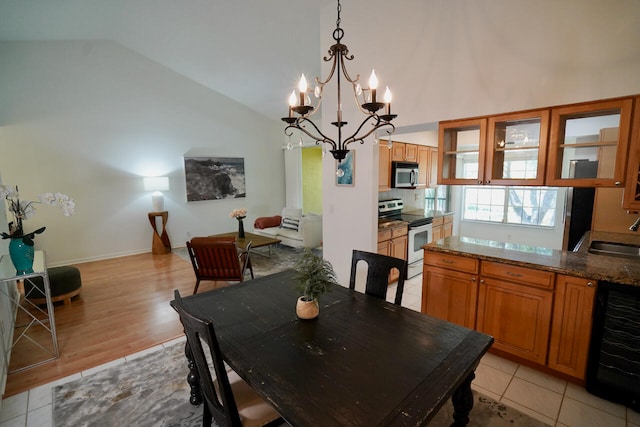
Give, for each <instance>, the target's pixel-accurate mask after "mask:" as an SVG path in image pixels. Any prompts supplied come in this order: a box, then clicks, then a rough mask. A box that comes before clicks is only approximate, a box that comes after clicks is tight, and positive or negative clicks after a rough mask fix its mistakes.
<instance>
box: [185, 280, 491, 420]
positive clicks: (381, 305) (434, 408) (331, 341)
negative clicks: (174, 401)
mask: <svg viewBox="0 0 640 427" xmlns="http://www.w3.org/2000/svg"><path fill="white" fill-rule="evenodd" d="M294 275H295V272H294V271H293V270H285V271H283V272H280V273H276V274H273V275H270V276H265V277H261V278H258V279H255V280H250V281H245V282H242V283H240V284H237V285H232V286H229V287H226V288H220V289H215V290H212V291H208V292H202V293H199V294H196V295H192V296H188V297H184V299H183V302H184V304H185V308H186V309H187V310H189V311H191V312H193V313H194V314H196V315H197V316H199V317H203V318H207V319H211V321H212V322H213V324H214V327H215V330H216V335H217V337H218V340H219V343H220V347H221V349H222V351H223V353H224V355H225V360H226V362H227V363H228V365H229V366H231V368H233V369H234V370H235V371H236V372H237V373H238V374H239V375H240V377H242V378H243V379H244V380H245V381H247V382H248V383H249V384H250V385H251V386H252V387H253V388H254V389H255V390H256V391H257V392H258V393H259V394H260V395H262V397H263V398H264V399H266V400H267V401H268V402H269V403H270V404H271V405H272V406H273V407H274V408H275V409H276V410H277V411H278V412H279V413H280V414H281V415H282V417H283V418H284V419H285V420H286V421H287V422H288V423H289V424H291V425H294V426H367V427H370V426H419V425H425V424H427V423H428V422H429V420H431V419H432V418H433V417H434V416H435V414H436V413H437V412H438V410H439V409H440V408H441V407H442V405H444V404H445V403H446V401H447V399H449V398H451V399H452V402H453V406H454V416H453V418H454V419H453V420H452V423H453V424H452V425H466V424H467V422H468V421H469V418H468V417H469V411H470V410H471V408H472V406H473V395H472V392H471V381H472V380H473V378H474V371H475V368H476V366H477V365H478V363H479V361H480V358H481V357H482V355H483V354H484V353H485V352H486V351H487V350H488V348H489V347H490V346H491V344H492V342H493V338H492V337H490V336H488V335H485V334H482V333H479V332H476V331H473V330H471V329H466V328H463V327H461V326H458V325H455V324H453V323H449V322H446V321H443V320H439V319H436V318H433V317H430V316H427V315H425V314H422V313H419V312H416V311H413V310H410V309H407V308H404V307H400V306H398V305H395V304H391V303H388V302H386V301H383V300H381V299H377V298H374V297H371V296H368V295H365V294H363V293H360V292H357V291H352V290H349V289H347V288H344V287H342V286H336V287H334V288H333V289H332V290H331V291H330V292H328V293H325V294H324V295H322V296H321V297H320V315H319V316H318V317H317V318H316V319H314V320H300V319H298V318H297V317H296V314H295V305H296V300H297V297H298V293H297V291H296V282H295V279H294ZM188 352H189V350H188V344H187V350H186V353H187V355H188ZM194 374H195V371H193V372H192V373H191V374H190V379H189V381H190V384H191V386H192V396H191V401H192V403H198V400H199V399H201V397H200V395H199V389H198V387H197V384H196V380H195V378H197V377H194V376H193V375H194ZM196 375H197V374H196Z"/></svg>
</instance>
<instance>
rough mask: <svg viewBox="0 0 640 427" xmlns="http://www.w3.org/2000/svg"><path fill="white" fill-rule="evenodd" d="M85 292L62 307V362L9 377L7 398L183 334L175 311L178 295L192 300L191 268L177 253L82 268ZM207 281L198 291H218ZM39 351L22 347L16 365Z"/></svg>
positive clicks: (58, 324) (59, 310)
mask: <svg viewBox="0 0 640 427" xmlns="http://www.w3.org/2000/svg"><path fill="white" fill-rule="evenodd" d="M76 267H78V269H80V273H81V275H82V291H81V293H80V295H79V296H78V297H75V298H74V299H73V300H72V302H71V305H62V303H57V304H56V307H55V321H56V328H57V335H58V345H59V348H60V358H59V359H57V360H54V361H52V362H48V363H45V364H43V365H40V366H37V367H34V368H31V369H27V370H24V371H21V372H16V373H12V374H9V377H8V381H7V387H6V390H5V395H4V397H9V396H12V395H14V394H17V393H20V392H23V391H25V390H28V389H31V388H33V387H36V386H39V385H42V384H45V383H48V382H50V381H53V380H56V379H58V378H62V377H65V376H67V375H71V374H74V373H77V372H80V371H82V370H85V369H88V368H91V367H94V366H98V365H100V364H103V363H106V362H109V361H111V360H115V359H118V358H121V357H123V356H125V355H128V354H131V353H134V352H136V351H140V350H144V349H146V348H149V347H152V346H154V345H157V344H160V343H163V342H165V341H169V340H171V339H174V338H177V337H179V336H181V335H182V334H183V331H182V325H181V324H180V321H179V320H178V316H177V314H176V313H175V311H174V310H173V309H172V308H171V307H170V306H169V301H171V300H172V299H173V290H174V289H178V290H179V291H180V293H181V294H182V295H191V293H192V292H193V286H194V284H195V276H194V273H193V269H192V268H191V263H190V262H188V261H186V260H184V259H182V258H180V257H179V256H177V255H174V254H172V253H169V254H166V255H152V254H151V253H147V254H140V255H133V256H127V257H121V258H114V259H110V260H104V261H94V262H88V263H82V264H77V265H76ZM221 285H224V284H220V285H218V284H214V283H213V282H202V283H201V285H200V289H198V292H203V291H206V290H208V289H212V288H213V287H214V286H221ZM32 353H33V352H32V351H30V350H29V349H28V348H27V347H25V348H22V347H16V348H15V349H14V351H13V352H12V355H11V363H12V366H13V365H15V364H16V363H23V362H24V361H25V359H28V358H29V357H30V356H31V354H32Z"/></svg>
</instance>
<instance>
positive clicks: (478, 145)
mask: <svg viewBox="0 0 640 427" xmlns="http://www.w3.org/2000/svg"><path fill="white" fill-rule="evenodd" d="M486 135H487V119H486V117H482V118H475V119H466V120H450V121H445V122H440V124H439V125H438V150H439V151H438V171H439V173H440V183H442V184H468V185H476V184H482V183H483V181H484V156H485V150H484V144H485V142H484V141H485V140H486Z"/></svg>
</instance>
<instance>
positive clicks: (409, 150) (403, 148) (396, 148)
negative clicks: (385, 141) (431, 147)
mask: <svg viewBox="0 0 640 427" xmlns="http://www.w3.org/2000/svg"><path fill="white" fill-rule="evenodd" d="M391 161H393V162H417V161H418V145H415V144H407V143H404V142H394V143H393V147H392V148H391Z"/></svg>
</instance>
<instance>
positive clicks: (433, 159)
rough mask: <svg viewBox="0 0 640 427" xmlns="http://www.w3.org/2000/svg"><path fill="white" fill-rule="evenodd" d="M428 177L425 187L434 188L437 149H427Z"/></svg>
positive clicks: (436, 176) (436, 173)
mask: <svg viewBox="0 0 640 427" xmlns="http://www.w3.org/2000/svg"><path fill="white" fill-rule="evenodd" d="M429 151H430V155H429V175H428V177H427V186H428V187H436V186H437V185H438V149H437V148H435V147H430V148H429Z"/></svg>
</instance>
